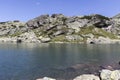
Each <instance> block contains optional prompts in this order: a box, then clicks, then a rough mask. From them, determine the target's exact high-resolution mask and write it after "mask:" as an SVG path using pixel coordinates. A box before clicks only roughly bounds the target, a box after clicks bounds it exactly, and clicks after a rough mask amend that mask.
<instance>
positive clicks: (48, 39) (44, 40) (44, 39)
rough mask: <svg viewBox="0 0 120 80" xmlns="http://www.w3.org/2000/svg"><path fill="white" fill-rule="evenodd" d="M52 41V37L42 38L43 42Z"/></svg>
mask: <svg viewBox="0 0 120 80" xmlns="http://www.w3.org/2000/svg"><path fill="white" fill-rule="evenodd" d="M50 41H51V39H50V38H49V37H43V38H41V42H43V43H46V42H50Z"/></svg>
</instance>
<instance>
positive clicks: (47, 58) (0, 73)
mask: <svg viewBox="0 0 120 80" xmlns="http://www.w3.org/2000/svg"><path fill="white" fill-rule="evenodd" d="M118 61H120V45H117V44H111V45H110V44H109V45H108V44H107V45H105V44H103V45H92V44H91V45H83V44H33V43H29V44H14V43H1V44H0V80H35V79H36V78H41V77H44V76H48V77H53V78H62V79H66V80H67V79H68V80H70V79H71V78H73V77H75V76H77V75H79V74H82V73H84V72H85V70H86V71H88V72H89V68H88V70H87V69H86V68H85V69H84V68H83V67H82V68H81V69H84V70H80V68H79V70H80V71H81V72H79V74H78V72H77V73H76V74H75V72H74V70H72V69H69V68H68V67H70V66H74V67H75V65H77V64H79V65H83V64H92V65H93V64H94V65H105V64H113V63H117V62H118ZM72 71H73V72H72ZM85 73H87V72H85Z"/></svg>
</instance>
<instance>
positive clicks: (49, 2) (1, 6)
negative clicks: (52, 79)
mask: <svg viewBox="0 0 120 80" xmlns="http://www.w3.org/2000/svg"><path fill="white" fill-rule="evenodd" d="M54 13H62V14H64V15H66V16H75V15H77V16H80V15H89V14H101V15H104V16H108V17H112V16H114V15H116V14H118V13H120V0H0V22H2V21H11V20H20V21H28V20H30V19H32V18H35V17H37V16H40V15H43V14H50V15H51V14H54Z"/></svg>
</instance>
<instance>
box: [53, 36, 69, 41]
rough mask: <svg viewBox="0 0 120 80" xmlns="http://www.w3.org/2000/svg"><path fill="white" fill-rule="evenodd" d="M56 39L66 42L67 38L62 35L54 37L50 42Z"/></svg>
mask: <svg viewBox="0 0 120 80" xmlns="http://www.w3.org/2000/svg"><path fill="white" fill-rule="evenodd" d="M57 41H60V42H68V40H67V39H66V38H65V36H64V35H60V36H56V37H54V38H53V39H52V41H51V42H57Z"/></svg>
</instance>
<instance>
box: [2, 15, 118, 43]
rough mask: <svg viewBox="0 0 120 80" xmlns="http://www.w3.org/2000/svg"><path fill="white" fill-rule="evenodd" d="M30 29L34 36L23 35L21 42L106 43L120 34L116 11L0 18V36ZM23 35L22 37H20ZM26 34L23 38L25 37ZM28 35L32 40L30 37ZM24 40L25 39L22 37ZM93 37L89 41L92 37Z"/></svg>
mask: <svg viewBox="0 0 120 80" xmlns="http://www.w3.org/2000/svg"><path fill="white" fill-rule="evenodd" d="M29 32H32V33H33V34H31V35H35V36H36V38H35V39H37V40H34V41H32V38H28V37H27V38H26V36H22V38H21V39H18V40H22V42H26V40H29V41H27V42H31V41H32V42H35V41H37V42H78V43H81V42H82V43H91V42H92V43H106V42H108V40H109V43H111V40H113V39H115V40H116V39H117V42H118V40H119V38H120V18H119V15H117V16H116V17H113V18H108V17H105V16H102V15H99V14H92V15H85V16H72V17H67V16H64V15H63V14H52V15H48V14H46V15H41V16H38V17H36V18H34V19H31V20H29V21H27V22H26V23H23V22H20V21H18V20H15V21H8V22H0V37H7V38H8V37H9V38H11V39H13V37H17V38H18V37H21V35H26V33H27V34H29ZM23 37H24V38H23ZM25 38H26V39H25ZM30 39H31V40H30ZM24 40H25V41H24ZM91 40H92V41H91Z"/></svg>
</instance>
